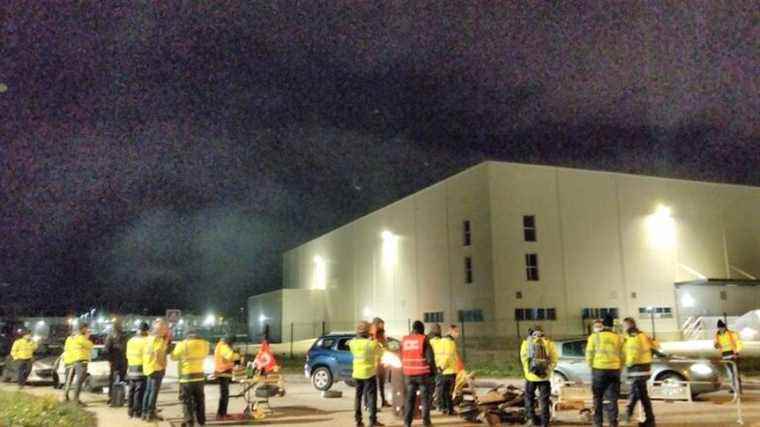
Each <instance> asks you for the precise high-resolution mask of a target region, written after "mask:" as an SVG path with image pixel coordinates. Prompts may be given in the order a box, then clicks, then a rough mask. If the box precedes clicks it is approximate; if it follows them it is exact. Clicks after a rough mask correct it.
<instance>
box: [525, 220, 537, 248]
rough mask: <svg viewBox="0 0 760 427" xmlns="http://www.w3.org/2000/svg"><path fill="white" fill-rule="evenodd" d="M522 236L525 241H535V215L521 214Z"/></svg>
mask: <svg viewBox="0 0 760 427" xmlns="http://www.w3.org/2000/svg"><path fill="white" fill-rule="evenodd" d="M523 236H524V237H525V241H526V242H535V241H536V217H535V216H534V215H524V216H523Z"/></svg>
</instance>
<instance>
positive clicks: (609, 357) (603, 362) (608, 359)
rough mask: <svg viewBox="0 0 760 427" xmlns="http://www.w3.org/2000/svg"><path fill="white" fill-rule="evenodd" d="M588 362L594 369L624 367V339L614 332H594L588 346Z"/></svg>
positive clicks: (589, 338)
mask: <svg viewBox="0 0 760 427" xmlns="http://www.w3.org/2000/svg"><path fill="white" fill-rule="evenodd" d="M586 362H587V363H588V364H589V366H591V367H592V368H593V369H612V370H615V369H621V368H622V367H623V337H621V336H620V335H618V334H616V333H614V332H612V331H602V332H594V333H593V334H591V336H589V337H588V343H587V344H586Z"/></svg>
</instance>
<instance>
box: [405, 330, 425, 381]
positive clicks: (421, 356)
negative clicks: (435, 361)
mask: <svg viewBox="0 0 760 427" xmlns="http://www.w3.org/2000/svg"><path fill="white" fill-rule="evenodd" d="M401 366H402V367H403V371H404V375H407V376H419V375H428V374H431V373H432V371H431V370H430V366H428V363H427V360H425V336H424V335H409V336H406V337H404V340H403V341H402V342H401Z"/></svg>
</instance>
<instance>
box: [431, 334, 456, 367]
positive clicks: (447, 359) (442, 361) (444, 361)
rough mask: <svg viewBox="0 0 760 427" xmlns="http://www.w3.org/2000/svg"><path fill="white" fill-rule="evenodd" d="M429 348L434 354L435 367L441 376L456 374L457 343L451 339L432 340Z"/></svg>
mask: <svg viewBox="0 0 760 427" xmlns="http://www.w3.org/2000/svg"><path fill="white" fill-rule="evenodd" d="M430 346H431V347H433V353H435V365H436V366H437V367H438V370H439V371H440V372H441V373H442V374H443V375H453V374H456V372H457V371H456V369H457V343H456V341H454V339H453V338H451V337H444V338H433V339H431V340H430Z"/></svg>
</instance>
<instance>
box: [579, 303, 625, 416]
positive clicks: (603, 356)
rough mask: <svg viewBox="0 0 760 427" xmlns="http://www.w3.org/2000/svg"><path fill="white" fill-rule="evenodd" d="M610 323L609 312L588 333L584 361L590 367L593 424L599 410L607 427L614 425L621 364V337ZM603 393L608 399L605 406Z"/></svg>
mask: <svg viewBox="0 0 760 427" xmlns="http://www.w3.org/2000/svg"><path fill="white" fill-rule="evenodd" d="M614 325H615V319H614V318H613V317H612V316H610V315H606V316H604V319H602V330H601V331H600V332H594V333H593V334H591V335H590V336H589V337H588V342H587V344H586V362H587V363H588V364H589V366H590V367H591V384H592V385H591V389H592V392H593V394H594V426H595V427H596V426H598V427H601V426H602V421H603V419H602V418H603V417H602V415H603V412H606V413H607V417H608V421H609V425H610V426H611V427H617V426H618V405H617V401H618V398H619V397H620V371H621V369H622V367H623V337H621V336H620V335H618V334H616V333H615V332H614V331H613V330H612V328H613V326H614ZM605 397H606V398H607V400H608V401H609V404H608V405H606V407H604V406H605V405H604V400H605ZM603 407H604V408H603ZM603 409H604V411H603Z"/></svg>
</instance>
